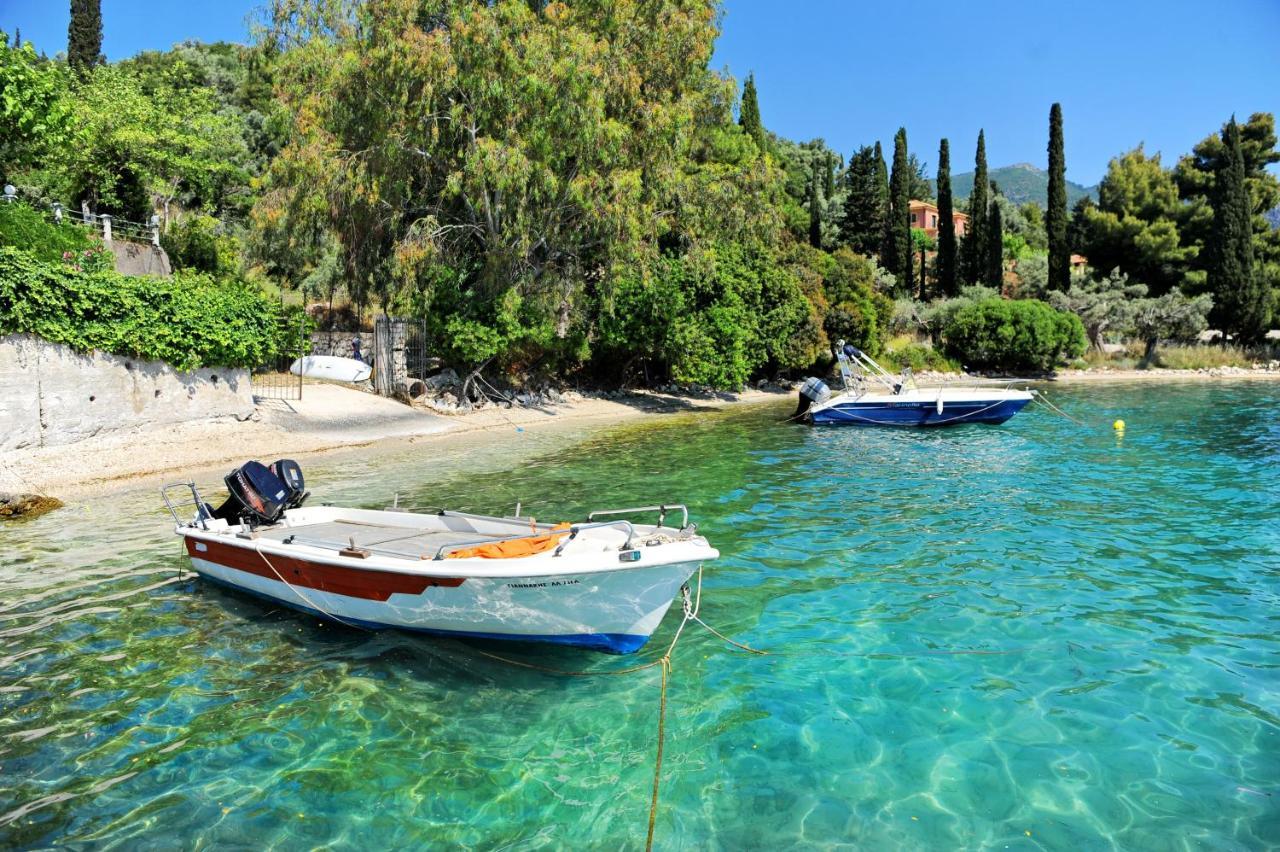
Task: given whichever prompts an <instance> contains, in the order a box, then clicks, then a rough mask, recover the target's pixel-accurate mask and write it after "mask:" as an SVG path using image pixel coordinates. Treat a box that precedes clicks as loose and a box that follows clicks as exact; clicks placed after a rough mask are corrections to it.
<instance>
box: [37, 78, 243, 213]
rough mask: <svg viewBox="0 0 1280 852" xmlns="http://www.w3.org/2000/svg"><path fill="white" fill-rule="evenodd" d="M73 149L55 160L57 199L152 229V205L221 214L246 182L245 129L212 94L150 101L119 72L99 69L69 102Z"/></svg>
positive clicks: (157, 96) (165, 95) (164, 95)
mask: <svg viewBox="0 0 1280 852" xmlns="http://www.w3.org/2000/svg"><path fill="white" fill-rule="evenodd" d="M69 103H70V118H69V126H70V128H71V130H70V134H69V139H68V142H67V144H64V145H62V146H60V147H59V148H58V150H57V151H55V152H53V153H52V154H51V155H50V171H51V177H50V181H51V183H52V184H53V186H54V188H55V189H56V191H57V196H58V197H62V198H65V199H67V200H69V201H70V202H72V203H76V204H78V203H79V202H81V201H84V202H87V203H88V204H89V205H90V207H92V208H93V209H94V211H95V212H97V211H99V210H101V211H102V212H109V213H114V214H116V215H123V216H125V217H126V218H129V219H134V220H137V221H145V220H146V219H147V218H148V217H149V216H150V215H151V211H152V209H153V203H154V204H155V205H157V206H159V207H160V208H161V210H165V209H167V207H168V205H169V203H170V202H172V201H174V200H181V201H182V202H183V203H184V204H185V205H193V206H199V207H203V208H205V209H206V210H208V211H209V212H213V213H216V212H218V211H219V209H220V208H221V206H222V202H223V200H224V198H225V196H226V193H227V192H228V191H229V189H230V188H232V187H236V186H242V185H244V183H245V182H246V180H247V176H246V175H245V174H244V172H243V170H242V169H241V168H240V167H239V166H237V165H236V164H237V162H243V160H244V159H245V155H244V148H243V145H244V142H243V134H242V133H241V128H240V127H239V126H238V124H237V123H236V121H235V119H234V118H233V117H229V116H227V115H224V114H223V113H221V112H219V111H218V109H217V102H216V98H215V97H214V95H213V93H212V91H210V90H209V89H190V90H183V91H180V92H174V91H171V90H166V91H162V92H157V93H153V94H151V95H147V94H146V93H144V92H143V90H142V87H141V85H140V84H139V82H138V80H137V78H135V77H134V76H133V75H131V74H130V73H128V72H127V71H126V70H124V69H122V68H121V67H119V66H117V65H105V66H101V67H98V68H95V69H93V71H92V72H90V73H89V75H88V76H87V78H86V80H85V82H84V83H83V84H81V85H80V86H78V88H77V91H76V94H75V97H73V98H70V99H69Z"/></svg>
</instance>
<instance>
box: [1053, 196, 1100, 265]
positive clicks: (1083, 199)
mask: <svg viewBox="0 0 1280 852" xmlns="http://www.w3.org/2000/svg"><path fill="white" fill-rule="evenodd" d="M1095 207H1097V205H1096V204H1095V203H1094V201H1093V199H1092V198H1090V197H1089V196H1087V195H1082V196H1080V198H1078V199H1076V203H1075V204H1073V205H1071V218H1070V220H1069V221H1068V222H1067V247H1068V248H1070V250H1071V252H1072V254H1084V253H1085V252H1086V251H1088V250H1089V213H1088V211H1089V210H1090V209H1092V208H1095ZM1046 248H1047V246H1046Z"/></svg>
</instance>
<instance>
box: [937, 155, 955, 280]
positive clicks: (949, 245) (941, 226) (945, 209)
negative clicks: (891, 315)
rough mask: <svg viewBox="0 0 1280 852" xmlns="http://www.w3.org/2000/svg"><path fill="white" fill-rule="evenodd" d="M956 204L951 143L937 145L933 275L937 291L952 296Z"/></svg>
mask: <svg viewBox="0 0 1280 852" xmlns="http://www.w3.org/2000/svg"><path fill="white" fill-rule="evenodd" d="M956 259H957V258H956V224H955V205H954V203H953V201H952V198H951V143H950V142H948V141H947V140H946V139H943V140H942V142H941V143H939V145H938V259H937V261H935V272H934V274H935V276H936V277H937V280H938V292H939V295H941V296H943V297H944V298H951V297H953V296H957V295H959V293H960V283H959V279H958V278H957V276H956Z"/></svg>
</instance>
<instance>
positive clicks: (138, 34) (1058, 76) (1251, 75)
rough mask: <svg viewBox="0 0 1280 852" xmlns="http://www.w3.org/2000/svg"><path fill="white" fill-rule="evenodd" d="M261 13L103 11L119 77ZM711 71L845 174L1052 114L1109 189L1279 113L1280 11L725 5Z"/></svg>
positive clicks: (30, 23)
mask: <svg viewBox="0 0 1280 852" xmlns="http://www.w3.org/2000/svg"><path fill="white" fill-rule="evenodd" d="M260 5H261V3H260V0H219V2H201V1H200V0H189V2H174V0H146V1H145V2H144V0H102V14H103V20H104V52H105V53H106V54H107V56H108V58H110V59H121V58H124V57H126V56H130V55H132V54H133V53H135V52H137V51H139V50H143V49H148V48H167V47H169V46H170V45H172V44H173V43H175V42H178V41H182V40H183V39H187V38H196V39H201V40H204V41H216V40H218V39H226V40H230V41H245V40H246V39H247V26H246V23H245V22H246V17H247V16H248V15H249V14H250V12H251V11H252V10H253V9H255V8H257V7H258V6H260ZM725 7H726V8H725V15H724V22H723V34H722V35H721V37H720V40H719V42H718V44H717V49H716V55H715V59H714V61H713V65H714V66H715V67H717V68H724V69H727V70H728V71H729V72H730V73H732V74H733V75H734V76H736V77H738V78H739V79H741V78H743V77H745V76H746V74H747V73H748V72H754V73H755V75H756V83H757V86H758V88H759V91H760V109H761V114H762V117H763V119H764V123H765V126H766V127H768V128H769V129H770V130H773V131H776V132H778V133H781V134H782V135H784V136H787V137H790V138H792V139H796V140H805V139H811V138H814V137H818V136H821V137H823V138H824V139H826V140H827V142H828V143H829V144H831V145H832V146H833V147H835V148H836V149H837V150H839V151H840V152H841V153H843V154H845V155H846V156H847V155H848V154H849V153H850V152H851V151H852V150H854V149H855V148H856V147H857V146H858V145H860V144H862V143H865V142H871V141H874V140H875V139H881V140H883V141H884V142H886V143H888V142H889V141H890V140H891V139H892V137H893V133H894V131H895V130H896V129H897V127H898V125H900V124H902V125H905V126H906V128H907V134H908V137H909V139H910V142H911V147H912V150H914V151H916V152H917V154H918V155H919V156H920V158H921V159H922V160H924V161H925V162H927V163H928V164H929V168H930V172H932V170H933V168H934V167H935V166H936V164H937V151H938V139H939V138H940V137H942V136H947V137H949V138H950V139H951V147H952V154H951V158H952V168H953V169H954V170H955V171H957V172H960V171H967V170H969V169H970V168H972V163H973V144H974V140H975V139H976V137H977V133H978V128H979V127H985V128H986V132H987V156H988V160H989V162H990V163H991V164H992V166H1000V165H1008V164H1011V163H1017V162H1024V161H1025V162H1031V163H1034V164H1036V165H1038V166H1041V167H1043V166H1044V165H1045V160H1046V155H1045V143H1046V137H1047V133H1048V130H1047V128H1048V115H1049V105H1050V104H1051V103H1052V102H1053V101H1055V100H1058V101H1061V102H1062V107H1063V112H1064V115H1065V128H1066V154H1067V177H1068V178H1070V179H1072V180H1074V181H1077V182H1079V183H1083V184H1093V183H1096V182H1097V181H1098V180H1099V179H1100V178H1101V177H1102V175H1103V173H1104V171H1105V170H1106V166H1107V161H1108V160H1109V159H1110V158H1111V157H1113V156H1115V155H1116V154H1118V153H1120V152H1121V151H1124V150H1127V149H1128V148H1131V147H1133V146H1134V145H1136V144H1138V143H1139V142H1145V143H1146V146H1147V150H1148V151H1162V152H1163V153H1164V155H1165V160H1166V162H1169V163H1172V162H1173V161H1174V160H1175V159H1176V158H1177V156H1178V155H1179V154H1182V153H1184V152H1186V151H1188V150H1189V149H1190V147H1191V146H1192V145H1194V144H1195V143H1196V142H1197V141H1199V140H1200V139H1202V138H1203V137H1204V136H1206V135H1207V134H1208V133H1210V132H1212V131H1213V130H1215V129H1217V128H1218V127H1219V126H1220V125H1221V124H1222V122H1223V121H1225V120H1226V119H1227V117H1229V116H1230V115H1231V113H1233V112H1234V113H1236V114H1237V115H1239V116H1240V117H1242V118H1243V117H1245V116H1247V115H1249V114H1250V113H1252V112H1257V111H1268V112H1280V47H1277V45H1280V0H1227V2H1221V3H1211V2H1204V0H1200V2H1189V0H1163V2H1155V0H1107V1H1106V2H1098V0H1076V2H1072V3H1069V4H1068V3H1059V2H1044V3H1041V2H1026V0H1020V2H1007V0H999V1H998V2H983V0H951V2H947V3H929V2H923V0H917V2H914V3H906V2H901V0H882V2H871V0H806V2H792V3H785V2H778V0H726V3H725ZM68 8H69V4H68V2H67V0H0V28H3V29H5V30H8V31H10V32H12V30H13V28H14V27H15V26H17V27H20V28H21V29H22V35H23V38H24V39H30V40H31V41H33V42H35V44H36V47H37V48H38V49H43V50H45V51H46V52H48V53H49V54H50V55H52V54H54V53H56V52H58V51H59V50H63V49H65V47H66V33H67V17H68V11H67V10H68Z"/></svg>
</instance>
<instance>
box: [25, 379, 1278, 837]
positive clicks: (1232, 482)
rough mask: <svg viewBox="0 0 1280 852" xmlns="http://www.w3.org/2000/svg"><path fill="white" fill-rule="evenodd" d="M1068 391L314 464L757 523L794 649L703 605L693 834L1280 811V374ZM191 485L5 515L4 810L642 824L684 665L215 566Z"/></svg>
mask: <svg viewBox="0 0 1280 852" xmlns="http://www.w3.org/2000/svg"><path fill="white" fill-rule="evenodd" d="M1050 393H1051V395H1052V396H1053V398H1054V399H1055V400H1056V401H1057V402H1058V403H1059V404H1060V405H1062V406H1063V407H1064V408H1066V409H1067V410H1069V411H1070V412H1071V413H1073V414H1074V415H1075V416H1077V417H1081V418H1084V419H1086V420H1088V421H1089V423H1090V428H1087V429H1086V428H1081V427H1079V426H1077V425H1074V424H1072V423H1069V422H1067V421H1065V420H1063V419H1060V418H1057V417H1054V416H1053V415H1051V414H1049V413H1047V412H1045V411H1043V410H1038V409H1035V408H1032V409H1028V410H1027V411H1026V412H1024V413H1023V414H1021V415H1019V416H1018V417H1016V418H1014V419H1013V420H1012V421H1010V422H1009V423H1007V424H1005V425H1004V426H1001V427H983V426H973V427H958V428H954V429H949V430H941V431H920V432H908V431H886V430H866V429H828V430H814V429H811V428H807V427H800V426H793V425H787V424H782V423H779V422H778V421H779V419H780V418H781V417H783V416H785V415H786V414H789V413H790V406H789V405H783V404H778V405H767V406H763V407H755V408H739V409H736V410H730V411H725V412H720V413H710V414H708V413H701V414H687V415H676V416H673V417H669V418H665V419H662V420H660V421H656V422H655V421H649V422H645V423H642V424H639V425H626V426H622V427H620V428H616V429H612V430H610V431H607V432H604V433H600V432H599V431H597V432H595V433H594V435H593V436H591V437H589V438H585V439H584V440H581V441H576V442H575V441H571V439H573V438H574V437H575V436H574V435H572V434H570V433H557V434H555V435H546V434H539V433H538V432H536V431H535V430H529V431H527V432H525V433H521V434H515V433H514V430H511V431H512V434H510V435H506V434H501V435H495V436H481V437H480V438H477V439H473V440H471V441H470V442H464V443H463V444H462V445H461V446H459V447H458V448H457V449H451V450H449V451H448V452H447V453H444V452H441V450H440V447H441V446H443V445H440V444H429V445H421V446H415V447H411V448H408V449H405V450H401V451H397V452H394V453H382V454H377V455H375V456H373V457H371V458H366V457H361V456H359V455H345V456H341V457H332V458H327V459H323V460H319V461H316V462H313V463H311V464H310V465H308V469H309V474H310V479H309V483H308V484H309V486H310V487H311V488H312V489H313V490H314V491H315V492H316V493H317V495H323V498H325V499H327V500H332V501H334V502H347V501H350V502H355V503H358V504H361V505H365V506H370V507H381V506H383V505H385V504H386V503H387V502H389V500H390V498H391V496H392V494H393V493H396V492H398V493H399V494H400V499H401V502H402V504H404V503H412V504H417V505H421V506H426V505H431V504H438V503H441V502H444V503H447V504H448V505H451V506H454V507H457V508H470V509H473V510H479V511H500V512H508V511H510V510H511V508H512V507H513V506H514V503H515V502H516V500H522V501H523V502H524V505H525V508H526V511H527V512H532V513H534V514H536V515H538V517H539V518H542V519H548V520H551V519H560V518H578V517H581V516H582V515H583V514H584V513H585V511H586V510H587V509H590V508H596V507H602V506H608V505H627V504H640V503H648V502H656V501H662V500H668V501H671V500H677V499H683V500H684V501H686V502H688V503H689V504H690V507H691V510H692V512H693V514H694V518H695V520H697V521H698V522H699V525H700V528H701V529H702V531H703V532H705V533H706V535H707V536H708V537H709V538H710V539H711V540H712V541H713V542H714V543H715V544H716V545H717V546H718V547H720V548H721V550H722V551H723V557H722V558H721V559H720V560H719V561H718V562H716V563H714V564H712V565H710V566H709V567H708V570H707V573H706V578H705V586H704V599H703V604H702V614H703V616H704V617H705V618H706V620H707V621H708V623H710V624H712V625H713V626H715V627H717V628H718V629H720V630H722V631H723V632H725V633H726V634H727V635H730V636H732V637H735V638H737V639H738V640H741V641H745V642H748V643H750V644H752V645H754V646H756V647H759V648H762V649H765V650H767V651H769V652H770V655H769V656H765V657H757V656H751V655H748V654H745V653H743V652H741V651H739V650H736V649H734V648H732V647H730V646H727V645H725V644H724V643H723V642H720V641H719V640H717V639H715V638H714V637H712V636H710V635H709V634H707V633H706V632H704V631H702V630H701V629H700V628H696V626H695V627H694V628H691V630H690V632H688V633H687V634H686V635H684V636H683V637H682V639H681V641H680V643H679V645H678V647H677V649H676V652H675V657H674V670H673V675H672V683H671V691H670V695H669V706H668V716H667V740H666V755H665V760H664V765H663V778H662V798H661V806H660V811H659V814H658V818H657V825H656V845H657V847H658V848H663V849H684V848H691V849H692V848H697V849H701V848H723V849H789V848H822V847H829V846H843V847H846V848H863V849H876V850H883V849H897V848H906V849H943V848H993V849H1003V848H1013V849H1037V848H1038V849H1073V850H1079V849H1108V848H1118V849H1127V850H1129V849H1136V850H1147V849H1150V850H1166V849H1213V850H1223V849H1227V850H1231V849H1258V848H1266V847H1275V846H1276V845H1278V844H1280V419H1278V418H1277V415H1278V414H1280V386H1277V385H1273V384H1262V383H1237V384H1228V385H1209V384H1190V383H1189V384H1172V385H1111V386H1099V387H1079V388H1068V389H1059V388H1053V389H1050ZM1116 417H1123V418H1124V419H1125V420H1126V421H1128V424H1129V428H1128V432H1127V434H1126V435H1125V436H1124V437H1123V438H1120V439H1118V438H1117V437H1116V436H1115V435H1114V434H1113V433H1112V431H1111V429H1110V426H1109V424H1110V422H1111V421H1112V420H1113V419H1115V418H1116ZM1099 427H1101V428H1099ZM205 480H206V483H207V484H208V485H209V486H210V487H212V483H214V482H216V481H217V478H216V477H206V478H205ZM156 503H157V500H156V498H155V496H154V492H153V491H152V490H150V489H148V490H146V491H139V492H136V493H131V494H125V495H121V496H119V497H115V498H111V499H108V500H97V501H89V502H86V503H83V504H80V505H73V506H71V507H69V508H68V509H66V510H63V511H61V512H56V513H53V514H51V515H48V516H45V517H44V518H40V519H37V520H35V521H32V522H29V523H24V524H17V525H9V526H4V527H0V847H41V846H50V845H57V844H72V845H83V846H95V847H98V846H102V847H118V848H130V849H135V848H173V847H175V846H186V847H193V846H200V847H202V848H218V847H232V848H265V847H266V846H268V845H274V846H276V847H278V848H284V849H293V848H298V849H303V848H314V847H328V848H339V849H341V848H347V849H378V848H392V847H395V846H408V845H415V846H422V845H434V846H446V845H450V846H452V845H463V846H469V847H475V848H502V849H527V848H558V847H563V846H572V847H576V848H583V847H604V848H636V847H639V846H642V845H643V842H644V836H645V828H646V821H647V818H648V811H649V795H650V785H651V782H652V772H653V760H654V746H655V728H656V723H657V710H658V694H659V689H658V681H659V672H658V669H656V668H654V669H649V670H647V671H645V672H642V673H637V674H632V675H626V676H619V677H598V678H566V677H559V676H554V675H548V674H544V673H541V672H538V671H533V670H529V669H523V668H516V667H513V666H510V665H508V664H505V663H503V662H500V661H497V660H494V659H491V658H489V657H486V656H484V655H483V654H482V653H480V652H481V651H490V652H492V651H497V652H499V653H502V654H506V655H509V656H512V657H515V658H517V659H519V660H522V661H525V662H531V663H535V664H539V665H544V666H555V667H561V668H570V669H580V668H590V669H595V670H599V671H602V672H603V671H608V670H611V669H615V668H618V667H620V666H623V665H627V664H631V663H634V662H636V660H637V658H636V657H632V658H626V659H624V658H616V657H608V656H604V655H598V654H592V653H590V652H584V651H575V650H571V649H556V648H549V649H542V648H532V647H514V648H510V647H508V646H504V645H495V644H493V643H486V644H468V643H464V642H459V641H451V640H438V639H430V638H422V637H413V636H406V635H399V634H395V633H382V634H367V633H358V632H352V631H350V630H348V629H345V628H340V627H333V626H326V625H321V624H318V623H317V621H316V619H314V618H310V617H307V616H304V615H299V614H294V613H291V612H289V611H287V610H284V609H278V608H273V607H271V606H270V605H267V604H264V603H261V602H258V601H256V600H253V599H249V598H245V597H240V596H237V595H235V594H234V593H228V592H225V591H220V590H217V589H214V588H212V587H209V586H207V585H202V584H201V583H199V582H198V581H196V580H194V579H192V577H191V575H189V574H188V575H187V576H186V577H185V578H182V579H179V578H178V571H179V570H180V569H181V568H182V567H183V564H184V559H183V558H182V557H180V555H179V545H178V542H177V540H176V539H174V538H173V537H172V536H171V535H170V533H169V527H168V524H167V522H166V516H164V515H163V514H161V513H160V512H159V511H157V510H156ZM677 611H678V608H677ZM677 611H673V612H672V613H669V614H668V617H667V619H666V621H665V622H664V624H663V628H662V630H661V631H660V632H659V634H658V635H656V636H655V638H654V641H653V642H651V643H650V645H649V646H648V647H647V648H646V649H645V650H644V651H643V652H642V653H641V654H640V659H641V660H646V659H652V658H653V657H654V656H655V655H657V654H660V653H661V650H662V649H663V648H665V646H666V644H667V643H668V642H669V641H670V639H671V635H672V633H673V631H674V629H675V627H676V625H677V624H678V616H677Z"/></svg>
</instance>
